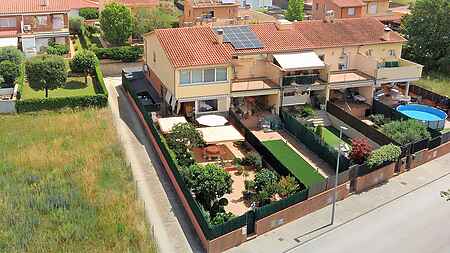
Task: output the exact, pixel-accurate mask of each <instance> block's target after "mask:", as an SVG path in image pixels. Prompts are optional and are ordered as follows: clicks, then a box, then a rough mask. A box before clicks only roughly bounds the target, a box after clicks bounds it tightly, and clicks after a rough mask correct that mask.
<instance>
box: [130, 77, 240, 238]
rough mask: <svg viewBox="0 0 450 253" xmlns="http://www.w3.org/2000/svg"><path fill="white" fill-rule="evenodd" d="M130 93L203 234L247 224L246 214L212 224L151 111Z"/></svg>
mask: <svg viewBox="0 0 450 253" xmlns="http://www.w3.org/2000/svg"><path fill="white" fill-rule="evenodd" d="M122 84H123V87H124V88H125V90H127V91H129V85H130V84H129V83H127V82H126V81H125V82H123V83H122ZM129 94H130V95H131V96H132V97H133V99H134V101H135V102H136V104H137V105H138V107H139V109H140V110H141V112H142V114H143V115H144V119H145V121H146V123H147V125H148V126H149V128H150V130H151V132H152V135H153V137H154V138H155V139H156V142H157V143H158V146H159V147H160V149H161V151H162V153H163V155H164V158H165V160H166V161H167V163H168V164H169V167H170V170H171V171H172V174H173V175H174V177H175V180H176V182H177V184H178V185H179V186H180V189H181V190H182V192H183V195H184V197H185V199H186V200H187V202H188V204H189V206H190V208H191V210H192V212H193V214H194V216H195V218H196V220H197V222H198V223H199V225H200V228H201V229H202V231H203V234H204V235H205V237H206V239H207V240H212V239H215V238H217V237H219V236H222V235H224V234H227V233H229V232H231V231H233V230H236V229H239V228H241V227H243V226H245V225H246V224H247V220H246V214H244V215H241V216H238V217H235V218H233V219H231V220H229V221H228V222H225V223H223V224H220V225H215V226H210V225H209V224H208V222H207V220H206V218H205V216H204V215H203V212H202V210H201V208H200V205H199V204H198V203H197V201H196V200H195V199H194V197H193V196H192V194H191V192H190V190H189V188H188V187H187V186H186V183H185V182H184V179H183V177H182V176H181V174H180V170H179V166H178V164H177V162H176V158H175V154H174V153H173V152H172V151H171V150H170V149H169V146H168V145H167V142H166V140H165V138H164V136H162V135H161V133H160V132H159V131H158V129H157V128H156V126H155V124H154V123H153V121H152V119H151V115H150V113H149V112H147V111H145V109H144V107H143V106H142V105H141V104H140V103H139V100H138V99H137V98H136V96H135V94H132V92H129Z"/></svg>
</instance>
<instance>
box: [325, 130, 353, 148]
mask: <svg viewBox="0 0 450 253" xmlns="http://www.w3.org/2000/svg"><path fill="white" fill-rule="evenodd" d="M322 139H323V140H324V141H325V143H327V144H328V145H330V146H332V147H334V148H336V149H337V148H338V146H339V143H340V141H341V140H340V139H339V130H337V129H336V128H334V127H332V126H327V127H322ZM342 139H343V141H344V143H347V144H348V145H351V142H350V140H349V138H348V137H347V136H344V135H343V136H342Z"/></svg>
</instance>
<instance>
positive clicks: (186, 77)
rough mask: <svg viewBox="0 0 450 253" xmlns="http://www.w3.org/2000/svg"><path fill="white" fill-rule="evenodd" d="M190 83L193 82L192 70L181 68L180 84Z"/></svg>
mask: <svg viewBox="0 0 450 253" xmlns="http://www.w3.org/2000/svg"><path fill="white" fill-rule="evenodd" d="M189 83H191V71H189V70H181V71H180V84H189Z"/></svg>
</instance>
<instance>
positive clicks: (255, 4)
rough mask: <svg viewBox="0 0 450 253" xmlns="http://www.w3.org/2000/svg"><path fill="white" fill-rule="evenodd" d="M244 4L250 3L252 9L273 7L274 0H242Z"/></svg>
mask: <svg viewBox="0 0 450 253" xmlns="http://www.w3.org/2000/svg"><path fill="white" fill-rule="evenodd" d="M242 4H243V5H244V6H246V5H249V6H250V7H251V8H252V9H261V8H266V7H272V0H242Z"/></svg>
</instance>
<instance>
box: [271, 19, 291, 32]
mask: <svg viewBox="0 0 450 253" xmlns="http://www.w3.org/2000/svg"><path fill="white" fill-rule="evenodd" d="M275 26H276V27H277V29H278V30H279V31H285V30H292V28H293V26H292V22H291V21H289V20H286V19H278V20H277V21H276V23H275Z"/></svg>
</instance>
